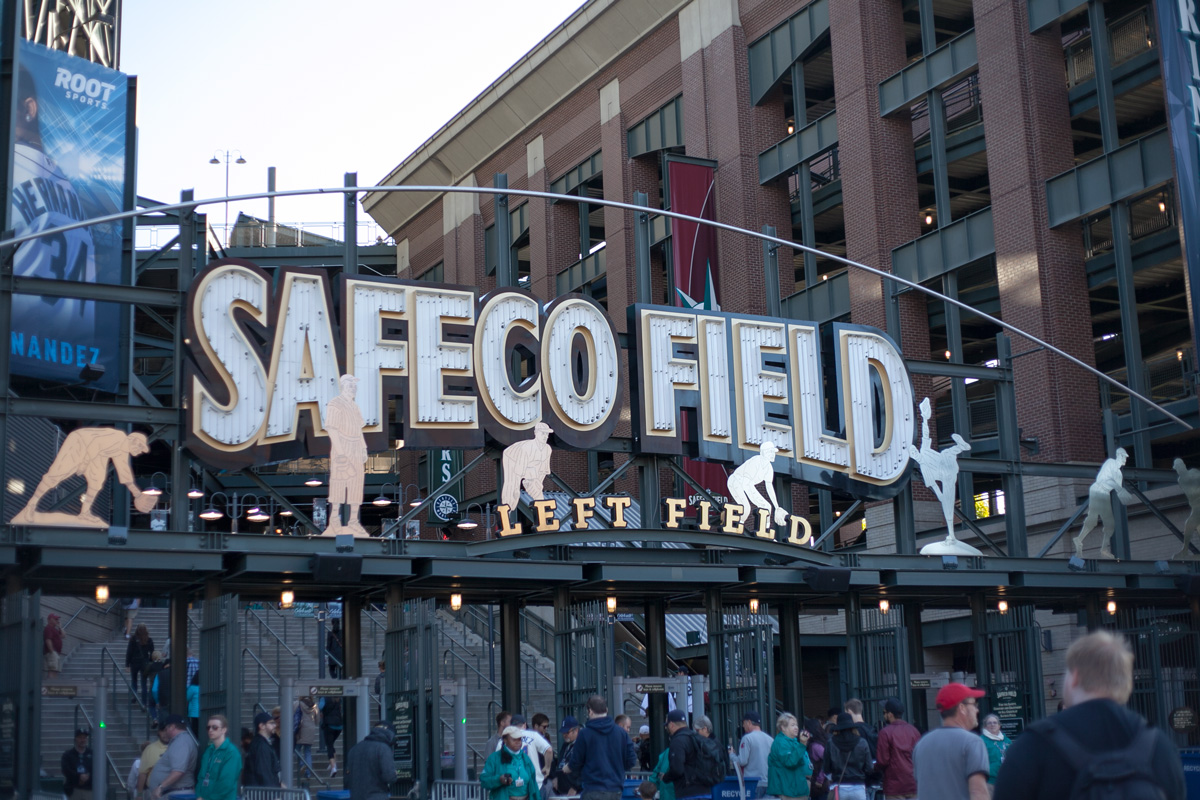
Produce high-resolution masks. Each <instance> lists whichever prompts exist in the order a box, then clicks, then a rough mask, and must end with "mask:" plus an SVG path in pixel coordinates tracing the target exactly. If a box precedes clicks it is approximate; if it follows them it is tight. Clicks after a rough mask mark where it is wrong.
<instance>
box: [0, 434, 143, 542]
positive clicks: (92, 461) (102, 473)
mask: <svg viewBox="0 0 1200 800" xmlns="http://www.w3.org/2000/svg"><path fill="white" fill-rule="evenodd" d="M149 452H150V444H149V442H148V441H147V440H146V436H145V434H141V433H125V431H119V430H117V429H116V428H79V429H77V430H74V431H71V432H70V433H69V434H67V438H66V439H64V440H63V443H62V447H61V448H59V450H58V455H56V456H55V457H54V462H53V463H52V464H51V465H50V469H48V470H46V476H45V477H44V478H42V479H41V481H39V482H38V485H37V489H35V490H34V492H33V497H31V498H29V502H28V503H26V504H25V507H24V508H22V509H21V510H20V511H18V512H17V514H16V516H14V517H13V518H12V519H11V520H10V521H9V524H10V525H69V526H76V527H83V528H107V527H108V522H107V521H106V520H102V519H100V518H99V517H97V516H96V515H95V514H93V513H92V504H93V503H95V502H96V496H97V495H98V494H99V493H100V490H101V489H102V488H103V486H104V479H105V477H107V475H108V464H109V462H110V461H111V462H112V464H113V466H114V467H116V469H117V479H118V480H120V481H121V483H122V485H124V486H125V488H127V489H129V493H130V494H132V495H133V504H134V506H135V507H136V508H137V510H138V511H140V512H142V513H143V514H145V513H146V512H148V511H149V510H150V509H152V508H154V502H155V500H156V498H155V497H154V496H153V495H149V494H143V493H142V490H141V489H140V488H138V485H137V483H136V482H135V481H134V479H133V470H132V469H131V468H130V466H129V459H130V457H131V456H140V455H142V454H143V453H149ZM76 475H82V476H83V477H84V479H85V480H86V481H87V493H86V494H85V495H84V496H83V499H82V501H81V502H80V508H79V514H78V515H76V514H65V513H63V512H61V511H38V510H37V507H38V503H40V502H41V500H42V498H43V497H45V496H46V493H47V492H49V491H50V490H51V489H53V488H54V487H55V486H58V485H59V484H60V483H62V482H63V481H65V480H67V479H68V478H72V477H74V476H76Z"/></svg>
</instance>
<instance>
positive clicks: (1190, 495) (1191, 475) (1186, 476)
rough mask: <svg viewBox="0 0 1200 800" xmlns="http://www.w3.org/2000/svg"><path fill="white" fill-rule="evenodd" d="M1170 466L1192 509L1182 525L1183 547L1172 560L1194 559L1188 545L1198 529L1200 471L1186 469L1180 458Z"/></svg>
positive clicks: (1199, 516)
mask: <svg viewBox="0 0 1200 800" xmlns="http://www.w3.org/2000/svg"><path fill="white" fill-rule="evenodd" d="M1172 466H1174V467H1175V471H1176V472H1177V473H1179V488H1180V489H1182V490H1183V496H1184V497H1186V498H1187V501H1188V505H1189V506H1191V509H1192V511H1191V513H1190V514H1188V518H1187V521H1186V522H1184V523H1183V547H1182V548H1181V549H1180V550H1179V552H1178V553H1176V554H1175V555H1174V558H1195V557H1196V554H1195V553H1193V552H1192V551H1191V549H1190V547H1189V545H1191V544H1192V539H1193V538H1194V537H1195V535H1196V529H1197V528H1200V469H1194V468H1193V469H1188V468H1187V465H1186V464H1184V463H1183V459H1181V458H1177V459H1175V463H1174V464H1173V465H1172Z"/></svg>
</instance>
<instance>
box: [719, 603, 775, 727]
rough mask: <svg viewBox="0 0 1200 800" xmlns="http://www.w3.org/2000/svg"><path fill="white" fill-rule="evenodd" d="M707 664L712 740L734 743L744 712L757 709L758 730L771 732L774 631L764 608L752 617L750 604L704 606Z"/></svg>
mask: <svg viewBox="0 0 1200 800" xmlns="http://www.w3.org/2000/svg"><path fill="white" fill-rule="evenodd" d="M718 612H719V613H718ZM708 663H709V673H710V675H709V679H710V680H711V681H712V683H711V688H710V689H709V705H710V706H711V713H710V716H711V717H712V723H713V726H714V728H715V731H714V734H715V736H716V737H717V738H718V739H719V740H721V741H723V742H725V743H726V744H730V745H732V744H734V742H736V740H737V736H738V731H739V730H740V729H741V722H742V715H744V714H745V713H746V712H747V711H757V712H758V713H759V714H760V715H761V717H762V720H763V728H764V729H765V730H769V731H773V730H774V724H773V721H774V719H775V716H776V715H775V629H774V627H773V626H772V625H771V618H770V616H769V615H767V614H766V613H765V609H764V608H762V607H760V609H759V613H757V614H755V613H751V611H750V608H749V606H719V605H718V606H717V607H716V609H714V608H709V610H708ZM793 666H797V665H793Z"/></svg>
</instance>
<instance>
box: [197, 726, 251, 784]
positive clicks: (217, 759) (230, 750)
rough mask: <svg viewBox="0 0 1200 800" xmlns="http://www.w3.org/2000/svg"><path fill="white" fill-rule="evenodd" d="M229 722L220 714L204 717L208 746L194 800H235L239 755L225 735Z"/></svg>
mask: <svg viewBox="0 0 1200 800" xmlns="http://www.w3.org/2000/svg"><path fill="white" fill-rule="evenodd" d="M228 732H229V721H228V720H226V719H225V717H223V716H221V715H220V714H213V715H212V716H211V717H209V718H208V747H207V748H205V750H204V755H203V756H201V757H200V772H198V773H197V774H196V798H197V800H237V795H238V779H239V778H240V777H241V774H242V754H241V753H240V752H239V751H238V749H237V746H236V745H234V743H233V742H231V741H230V740H229V737H228V736H227V735H226V734H227V733H228Z"/></svg>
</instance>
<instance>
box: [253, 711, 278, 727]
mask: <svg viewBox="0 0 1200 800" xmlns="http://www.w3.org/2000/svg"><path fill="white" fill-rule="evenodd" d="M273 719H275V718H274V717H272V716H271V715H270V714H268V713H267V712H265V711H260V712H258V713H257V714H255V715H254V727H255V729H257V728H258V726H259V725H262V724H263V723H264V722H270V721H271V720H273Z"/></svg>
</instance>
